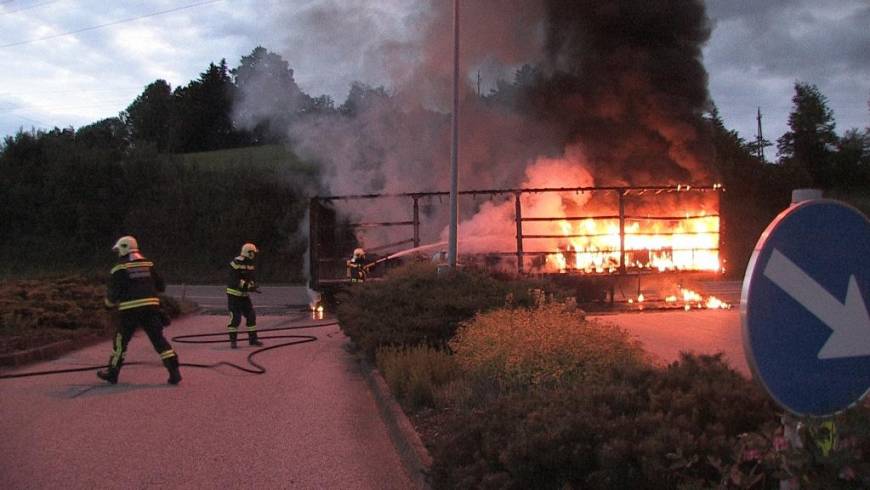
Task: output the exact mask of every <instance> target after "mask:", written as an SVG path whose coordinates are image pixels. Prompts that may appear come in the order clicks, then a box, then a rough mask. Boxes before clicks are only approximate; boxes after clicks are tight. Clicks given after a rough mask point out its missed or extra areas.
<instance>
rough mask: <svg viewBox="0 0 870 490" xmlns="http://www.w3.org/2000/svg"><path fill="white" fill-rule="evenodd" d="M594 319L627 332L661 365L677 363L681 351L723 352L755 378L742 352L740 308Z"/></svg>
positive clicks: (726, 359)
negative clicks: (612, 324) (617, 326)
mask: <svg viewBox="0 0 870 490" xmlns="http://www.w3.org/2000/svg"><path fill="white" fill-rule="evenodd" d="M591 318H597V319H598V320H599V321H604V322H610V323H614V324H616V325H619V326H620V327H622V328H624V329H626V330H627V331H628V332H629V333H630V334H631V335H632V336H634V337H635V338H636V339H638V340H640V341H641V343H643V346H644V349H645V350H646V351H647V352H649V353H651V354H653V355H654V356H655V357H656V358H657V359H658V360H659V361H660V362H661V363H670V362H673V361H676V360H677V359H679V358H680V352H693V353H695V354H717V353H719V352H721V353H722V354H723V358H724V359H725V361H726V362H727V363H728V364H729V365H730V366H731V367H732V368H734V369H735V370H736V371H737V372H739V373H741V374H743V375H744V376H746V377H747V378H751V377H752V374H751V371H750V369H749V364H748V363H747V361H746V356H745V355H744V352H743V340H742V331H741V327H740V311H739V310H738V308H737V305H735V306H734V308H732V309H730V310H692V311H683V310H676V311H645V312H638V313H624V314H619V315H601V316H596V317H591Z"/></svg>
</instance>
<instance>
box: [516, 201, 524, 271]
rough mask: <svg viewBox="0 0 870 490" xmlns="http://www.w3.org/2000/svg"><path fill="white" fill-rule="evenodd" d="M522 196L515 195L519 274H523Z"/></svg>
mask: <svg viewBox="0 0 870 490" xmlns="http://www.w3.org/2000/svg"><path fill="white" fill-rule="evenodd" d="M521 195H522V194H520V193H519V192H517V193H516V194H514V197H515V198H516V201H515V202H514V218H515V219H516V221H517V272H518V273H520V274H522V273H523V255H524V254H523V206H522V204H521V203H520V196H521Z"/></svg>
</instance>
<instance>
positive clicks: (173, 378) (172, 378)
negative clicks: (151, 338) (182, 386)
mask: <svg viewBox="0 0 870 490" xmlns="http://www.w3.org/2000/svg"><path fill="white" fill-rule="evenodd" d="M163 365H164V366H166V370H167V371H169V379H167V380H166V382H167V383H169V384H171V385H177V384H178V383H180V382H181V372H180V371H179V370H178V355H177V354H176V355H174V356H172V357H168V358H166V359H164V360H163Z"/></svg>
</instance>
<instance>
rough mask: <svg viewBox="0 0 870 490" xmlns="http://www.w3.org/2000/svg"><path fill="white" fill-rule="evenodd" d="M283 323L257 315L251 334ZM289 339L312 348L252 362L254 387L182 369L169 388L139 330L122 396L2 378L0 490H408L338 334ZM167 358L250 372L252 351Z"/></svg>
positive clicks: (192, 348)
mask: <svg viewBox="0 0 870 490" xmlns="http://www.w3.org/2000/svg"><path fill="white" fill-rule="evenodd" d="M296 316H297V323H298V322H299V321H304V320H302V318H304V317H303V316H302V315H296ZM300 317H302V318H300ZM288 318H289V317H287V316H284V317H277V316H273V317H262V318H261V319H260V321H259V326H260V329H261V330H264V329H268V328H270V327H278V326H287V325H289V324H291V323H292V321H291V320H289V319H288ZM225 323H226V319H225V318H224V317H222V316H191V317H187V318H185V319H183V320H181V321H176V322H175V323H174V324H173V325H172V326H171V327H169V328H168V329H167V331H166V333H167V336H178V335H184V334H193V333H206V332H223V331H225ZM294 333H295V334H301V335H304V334H308V335H315V336H317V337H318V338H319V340H318V341H316V342H312V343H307V344H301V345H296V346H290V347H285V348H280V349H276V350H273V351H268V352H264V353H262V354H260V355H258V356H257V357H256V360H257V362H259V363H260V364H262V365H264V366H265V367H266V368H267V369H268V372H267V373H266V374H265V375H259V376H258V375H251V374H244V373H241V372H239V371H236V370H233V369H230V368H226V367H220V368H217V369H195V368H184V367H182V374H183V376H184V380H183V381H182V383H181V385H179V386H177V387H173V386H169V385H166V384H165V381H166V377H167V374H166V371H165V369H164V368H163V366H162V365H161V364H160V363H159V360H158V359H157V355H156V353H154V351H153V350H152V349H151V346H150V344H149V343H148V340H147V338H146V337H145V336H144V334H142V333H137V335H136V336H135V337H134V338H133V340H132V342H131V344H130V349H129V352H128V356H127V360H128V361H137V362H143V363H144V364H143V365H136V366H128V367H125V368H124V370H123V371H122V373H121V380H120V382H119V384H118V385H115V386H111V385H107V384H104V383H102V382H99V381H98V380H97V378H96V377H95V375H94V372H93V371H89V372H81V373H70V374H61V375H50V376H40V377H27V378H15V379H5V380H0V414H2V416H0V434H2V437H0V454H2V455H3V456H2V458H0V488H3V489H23V488H37V489H42V488H45V489H54V488H65V489H77V488H82V489H85V488H86V489H93V488H118V489H140V488H157V487H159V488H187V489H191V488H192V489H197V488H208V489H214V488H221V489H223V488H269V489H272V488H303V489H305V488H340V489H354V488H360V489H369V488H377V489H406V488H411V487H412V483H411V480H410V479H409V478H408V476H407V475H406V474H405V472H404V470H403V469H402V468H403V467H402V465H401V462H400V459H399V456H398V454H397V452H396V449H395V447H394V446H393V444H392V443H391V442H390V438H389V435H388V431H387V428H386V426H385V425H384V423H383V421H382V419H381V418H380V416H379V414H378V408H377V407H376V404H375V401H374V399H373V397H372V394H371V392H370V391H369V389H368V387H367V385H366V382H365V380H364V377H363V375H362V374H361V372H360V370H359V367H358V365H357V363H356V362H355V360H354V359H353V358H352V357H351V356H350V355H349V354H348V353H347V352H345V350H344V349H343V346H344V345H345V342H346V338H345V337H344V335H343V334H342V333H341V332H340V330H339V329H338V327H337V326H334V325H333V326H328V327H321V328H312V329H305V330H297V331H290V332H281V333H280V334H294ZM242 336H243V335H242ZM262 336H263V337H268V336H269V333H268V332H263V333H262ZM264 340H265V342H266V343H267V344H269V343H274V342H278V341H276V340H269V339H264ZM174 347H176V349H177V350H178V352H179V353H180V358H181V362H182V363H184V362H195V363H205V364H208V363H213V362H217V361H220V360H227V361H231V362H235V363H238V364H244V361H245V357H246V355H247V354H248V353H249V352H251V350H252V348H250V347H247V346H246V347H244V348H242V349H239V350H230V349H229V347H228V345H227V344H181V343H175V344H174ZM109 351H110V345H109V342H108V341H107V342H105V343H102V344H100V345H97V346H94V347H90V348H86V349H83V350H81V351H78V352H75V353H72V354H69V355H66V356H64V357H62V358H60V359H58V360H56V361H52V362H46V363H40V364H35V365H31V366H28V367H26V368H23V369H19V370H17V371H5V370H4V371H3V373H4V374H7V373H11V372H23V371H40V370H49V369H63V368H71V367H80V366H90V365H97V364H102V363H104V362H105V361H106V360H107V358H108V356H109Z"/></svg>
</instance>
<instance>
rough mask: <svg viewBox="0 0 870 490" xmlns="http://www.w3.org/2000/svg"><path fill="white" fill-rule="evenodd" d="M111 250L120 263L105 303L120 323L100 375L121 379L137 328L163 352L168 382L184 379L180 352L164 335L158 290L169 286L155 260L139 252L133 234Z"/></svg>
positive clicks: (120, 240) (113, 270) (155, 347)
mask: <svg viewBox="0 0 870 490" xmlns="http://www.w3.org/2000/svg"><path fill="white" fill-rule="evenodd" d="M112 251H114V252H115V253H117V254H118V264H117V265H116V266H114V267H112V270H111V273H110V278H109V286H108V290H107V293H106V300H105V304H106V307H107V308H117V309H118V312H119V315H120V322H119V324H118V328H117V331H116V332H115V336H114V339H113V343H112V356H111V357H110V358H109V364H108V366H107V367H106V369H105V370H102V371H98V372H97V376H98V377H99V378H100V379H102V380H104V381H108V382H109V383H112V384H115V383H117V382H118V374H119V373H120V372H121V366H123V364H124V355H125V353H126V352H127V344H128V343H129V342H130V338H131V337H133V333H134V332H135V331H136V328H137V327H141V328H142V329H143V330H145V333H146V334H147V335H148V340H150V341H151V345H153V346H154V350H156V351H157V353H158V354H159V355H160V359H161V360H162V361H163V365H164V366H166V370H167V371H169V379H168V380H167V382H168V383H169V384H173V385H176V384H178V383H179V382H180V381H181V373H180V372H179V369H178V354H176V353H175V351H174V350H173V349H172V346H171V345H169V342H168V341H167V340H166V337H164V336H163V325H164V323H163V315H162V313H161V311H160V298H158V297H157V293H158V292H163V291H164V290H165V289H166V286H165V284H164V282H163V279H162V278H161V277H160V276H159V275H158V274H157V271H156V270H155V269H154V263H153V262H151V261H150V260H148V259H146V258H145V257H144V256H143V255H142V254H141V253H140V252H139V244H138V243H137V242H136V239H135V238H134V237H132V236H124V237H121V238H119V239H118V241H117V242H116V243H115V246H114V247H112Z"/></svg>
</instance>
